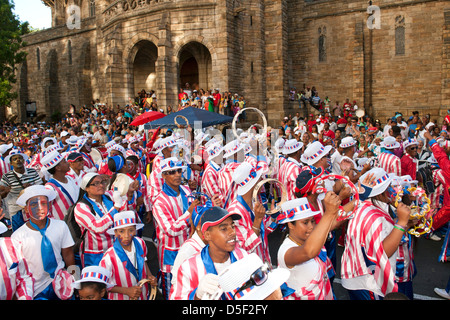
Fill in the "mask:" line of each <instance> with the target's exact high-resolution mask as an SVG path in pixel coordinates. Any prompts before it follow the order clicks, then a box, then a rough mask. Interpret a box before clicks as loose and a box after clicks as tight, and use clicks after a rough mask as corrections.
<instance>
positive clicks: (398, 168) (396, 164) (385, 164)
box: [378, 152, 402, 177]
mask: <svg viewBox="0 0 450 320" xmlns="http://www.w3.org/2000/svg"><path fill="white" fill-rule="evenodd" d="M378 167H380V168H382V169H383V170H384V171H386V173H394V174H395V175H396V176H398V177H401V176H402V165H401V161H400V158H399V157H397V156H396V155H394V154H392V153H388V152H382V153H381V154H380V155H379V156H378Z"/></svg>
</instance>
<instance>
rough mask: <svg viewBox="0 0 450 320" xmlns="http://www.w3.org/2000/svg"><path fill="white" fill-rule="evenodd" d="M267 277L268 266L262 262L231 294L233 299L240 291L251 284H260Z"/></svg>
mask: <svg viewBox="0 0 450 320" xmlns="http://www.w3.org/2000/svg"><path fill="white" fill-rule="evenodd" d="M268 278H269V268H268V266H267V264H264V265H263V266H262V267H260V268H258V269H257V270H256V271H255V272H253V273H252V275H251V276H250V279H249V280H248V281H247V282H245V283H244V284H243V285H242V286H241V287H240V288H239V289H237V290H236V293H235V294H234V295H233V299H235V298H236V295H238V294H239V293H240V292H242V291H244V290H246V289H248V288H250V287H252V286H260V285H262V284H263V283H264V282H266V281H267V279H268Z"/></svg>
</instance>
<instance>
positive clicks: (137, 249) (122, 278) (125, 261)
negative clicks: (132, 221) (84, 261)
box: [99, 237, 149, 300]
mask: <svg viewBox="0 0 450 320" xmlns="http://www.w3.org/2000/svg"><path fill="white" fill-rule="evenodd" d="M115 247H116V246H115V245H114V246H112V247H110V248H109V249H108V250H106V252H105V254H104V255H103V258H102V260H101V261H100V263H99V265H100V266H101V267H103V268H105V269H107V270H109V271H110V272H111V278H110V279H109V282H110V283H113V284H115V285H116V286H117V287H126V288H129V287H133V286H136V285H137V284H138V282H139V281H140V280H142V279H146V278H147V277H148V274H147V268H146V263H147V262H146V261H147V251H148V250H147V246H146V244H145V241H144V240H142V239H141V238H138V237H134V238H133V245H132V251H131V253H130V256H132V257H133V259H130V258H129V255H128V254H125V255H124V254H123V252H124V250H122V254H120V253H118V251H117V250H116V248H115ZM137 254H139V256H140V259H142V260H143V261H144V263H143V264H142V265H141V267H140V268H138V266H139V264H138V262H137ZM131 260H133V261H131ZM142 260H141V261H142ZM127 266H128V268H127ZM129 268H133V269H138V271H139V273H138V274H136V270H133V271H134V273H135V274H136V275H137V276H138V278H139V279H137V278H136V276H135V275H134V274H133V273H132V272H133V271H130V269H129ZM139 269H140V270H139ZM139 274H140V277H139ZM148 293H149V290H148V285H147V284H146V285H144V286H143V287H142V293H141V295H140V296H139V299H138V300H147V295H148ZM108 299H110V300H130V297H129V296H127V295H126V294H122V293H113V292H111V291H108Z"/></svg>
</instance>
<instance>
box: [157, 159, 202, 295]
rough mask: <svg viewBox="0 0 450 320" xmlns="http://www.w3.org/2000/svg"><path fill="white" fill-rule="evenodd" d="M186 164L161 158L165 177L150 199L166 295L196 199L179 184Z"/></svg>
mask: <svg viewBox="0 0 450 320" xmlns="http://www.w3.org/2000/svg"><path fill="white" fill-rule="evenodd" d="M185 168H186V167H185V166H184V165H183V163H182V162H179V161H178V159H177V158H175V157H171V158H167V159H164V160H162V161H161V165H160V173H159V175H160V176H161V177H162V178H163V179H164V184H163V185H162V188H161V192H160V193H159V194H158V196H157V197H156V200H155V201H154V203H153V218H154V221H155V228H156V239H157V250H158V260H159V266H160V272H159V273H158V282H159V287H160V289H161V291H162V294H163V297H164V298H165V299H168V298H169V293H170V288H171V276H172V274H171V272H172V267H173V264H174V261H175V258H176V256H177V253H178V250H179V249H180V247H181V245H182V244H183V243H184V242H185V241H186V240H187V239H188V236H189V234H190V226H189V223H188V219H189V217H190V215H191V214H192V211H193V210H194V208H195V206H197V205H198V204H199V201H198V200H197V199H195V200H194V201H191V203H190V200H189V197H188V196H189V194H190V193H191V191H190V189H189V188H188V187H186V186H184V185H182V184H181V175H182V171H183V169H185Z"/></svg>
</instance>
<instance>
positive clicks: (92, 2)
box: [89, 0, 95, 17]
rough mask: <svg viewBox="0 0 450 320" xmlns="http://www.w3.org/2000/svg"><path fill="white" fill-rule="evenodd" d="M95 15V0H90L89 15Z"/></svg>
mask: <svg viewBox="0 0 450 320" xmlns="http://www.w3.org/2000/svg"><path fill="white" fill-rule="evenodd" d="M94 16H95V0H89V17H94Z"/></svg>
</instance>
